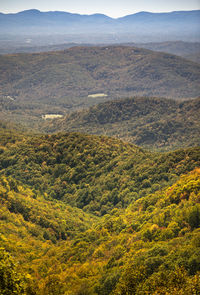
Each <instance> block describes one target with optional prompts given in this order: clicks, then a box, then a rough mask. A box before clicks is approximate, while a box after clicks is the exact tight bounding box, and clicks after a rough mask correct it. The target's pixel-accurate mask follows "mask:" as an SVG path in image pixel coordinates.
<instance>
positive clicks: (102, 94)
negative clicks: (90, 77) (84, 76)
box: [88, 93, 108, 98]
mask: <svg viewBox="0 0 200 295" xmlns="http://www.w3.org/2000/svg"><path fill="white" fill-rule="evenodd" d="M106 96H108V95H107V94H105V93H94V94H89V95H88V97H92V98H96V97H106Z"/></svg>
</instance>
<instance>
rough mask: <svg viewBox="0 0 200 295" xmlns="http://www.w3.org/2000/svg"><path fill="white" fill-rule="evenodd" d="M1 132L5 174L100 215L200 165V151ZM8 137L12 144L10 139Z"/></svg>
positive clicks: (0, 163) (73, 136)
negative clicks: (151, 149)
mask: <svg viewBox="0 0 200 295" xmlns="http://www.w3.org/2000/svg"><path fill="white" fill-rule="evenodd" d="M15 133H16V132H13V133H12V132H11V133H10V134H9V133H5V131H4V130H2V132H1V138H2V139H1V142H2V146H1V154H0V169H1V173H0V174H1V175H5V176H9V175H12V177H13V178H15V179H16V180H18V181H21V182H22V183H23V184H24V185H28V186H30V187H32V188H34V189H36V190H40V191H41V192H42V193H46V194H47V196H48V198H49V199H50V200H52V199H57V200H62V201H63V202H65V203H67V204H70V205H71V206H75V207H78V208H81V209H84V210H85V211H88V212H93V213H94V214H96V215H97V216H99V215H105V214H106V213H109V212H110V211H111V210H112V209H113V208H124V207H126V206H127V205H128V204H129V203H130V202H131V201H133V200H135V199H138V198H140V197H141V196H144V195H145V194H147V193H151V192H154V191H156V190H158V189H159V188H160V187H164V186H167V185H168V184H171V183H173V182H174V181H175V180H176V178H177V177H178V176H179V175H180V174H182V173H184V172H188V171H191V170H192V169H194V168H195V167H198V166H199V165H200V155H199V153H200V149H199V148H198V147H197V148H190V149H182V150H178V151H175V152H170V153H165V154H159V153H150V152H147V151H143V150H142V149H140V148H138V147H136V146H133V145H131V144H127V143H123V142H122V141H120V140H117V139H112V138H108V137H104V136H102V137H98V136H90V135H83V134H78V133H66V134H57V135H44V136H34V137H33V136H26V135H24V136H22V135H20V136H19V137H17V138H16V137H15ZM6 138H8V140H6Z"/></svg>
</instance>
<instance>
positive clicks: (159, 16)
mask: <svg viewBox="0 0 200 295" xmlns="http://www.w3.org/2000/svg"><path fill="white" fill-rule="evenodd" d="M0 25H1V35H3V34H19V35H20V34H27V35H29V34H30V35H31V34H42V35H46V34H49V33H51V34H56V33H57V34H91V33H98V34H100V33H101V34H102V33H104V34H105V32H106V33H107V34H108V33H111V34H117V35H118V36H120V35H124V34H134V35H135V36H139V35H142V36H143V35H146V36H154V37H155V34H158V35H159V36H158V38H162V37H163V36H164V37H165V40H167V39H166V38H167V37H168V38H169V40H170V39H174V38H176V39H177V36H179V37H180V39H181V40H182V39H185V40H186V39H188V38H189V39H190V38H194V39H195V38H196V39H199V40H200V34H199V26H200V10H192V11H174V12H169V13H151V12H139V13H135V14H131V15H127V16H124V17H120V18H116V19H114V18H111V17H109V16H106V15H104V14H98V13H97V14H92V15H81V14H76V13H69V12H63V11H48V12H41V11H39V10H36V9H31V10H25V11H21V12H19V13H10V14H4V13H1V14H0ZM39 28H40V30H39V31H38V29H39ZM144 30H145V31H144Z"/></svg>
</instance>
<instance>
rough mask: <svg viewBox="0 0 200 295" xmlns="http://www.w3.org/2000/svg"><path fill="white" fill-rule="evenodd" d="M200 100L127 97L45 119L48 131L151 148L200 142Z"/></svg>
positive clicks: (164, 147)
mask: <svg viewBox="0 0 200 295" xmlns="http://www.w3.org/2000/svg"><path fill="white" fill-rule="evenodd" d="M199 115H200V99H199V98H197V99H194V100H189V101H184V102H179V101H175V100H170V99H168V100H166V99H159V98H127V99H120V100H114V101H111V102H105V103H101V104H98V105H97V106H93V107H91V108H89V109H87V110H82V111H77V112H74V113H72V114H70V115H68V116H66V117H64V118H61V119H56V120H52V121H46V122H45V124H44V127H43V128H44V130H45V131H46V132H57V131H79V132H83V133H89V134H103V135H108V136H114V137H117V138H121V139H122V140H124V141H129V142H132V143H134V144H136V145H139V146H142V147H146V148H148V149H162V150H164V149H176V148H180V147H188V146H195V145H199V144H200V141H199V134H200V120H199Z"/></svg>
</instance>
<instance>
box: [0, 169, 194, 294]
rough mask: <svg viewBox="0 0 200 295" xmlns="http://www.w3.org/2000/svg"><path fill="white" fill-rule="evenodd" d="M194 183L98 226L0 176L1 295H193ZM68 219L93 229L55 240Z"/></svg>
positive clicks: (184, 181) (182, 182)
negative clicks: (11, 293)
mask: <svg viewBox="0 0 200 295" xmlns="http://www.w3.org/2000/svg"><path fill="white" fill-rule="evenodd" d="M199 179H200V173H199V169H196V170H194V171H193V172H191V173H190V174H187V175H184V176H182V177H181V178H180V179H179V180H178V181H177V183H175V184H174V185H173V186H172V187H169V188H167V189H166V190H163V191H158V192H156V193H155V194H151V195H147V196H145V197H143V198H141V199H140V200H138V201H137V202H135V203H133V204H131V206H129V208H127V209H126V210H122V209H121V210H119V209H114V210H113V211H112V212H111V214H110V215H108V214H107V215H106V216H105V217H103V218H101V219H98V220H97V219H96V220H95V219H94V218H93V219H92V218H91V217H89V216H86V214H83V213H81V211H80V210H79V211H78V210H75V209H73V211H72V208H71V209H70V207H69V206H66V205H64V204H61V203H60V202H58V201H57V202H55V201H54V202H47V201H46V200H45V199H44V198H43V197H42V196H39V195H38V196H37V197H35V196H34V194H35V193H34V192H32V191H31V190H30V189H27V188H24V187H22V186H21V185H19V184H18V183H16V182H13V180H12V179H11V178H10V179H9V180H8V179H6V178H5V177H1V180H0V193H1V195H2V196H3V197H2V198H1V199H0V203H1V206H0V212H1V215H0V216H1V218H0V228H1V236H0V241H1V248H0V271H1V272H0V275H1V284H0V291H1V293H2V294H4V293H5V292H7V293H6V294H10V292H12V291H13V292H16V293H17V294H24V295H25V294H26V295H30V294H32V295H39V294H58V295H62V294H64V292H65V293H67V292H68V293H69V294H83V292H84V294H91V295H93V294H97V295H102V294H121V295H122V294H126V293H127V292H128V291H129V293H127V294H136V295H139V294H141V292H142V293H147V294H149V295H151V294H152V295H153V294H155V292H156V293H158V294H159V293H160V294H165V293H166V292H167V293H168V294H170V295H172V294H176V293H178V294H183V295H188V294H193V293H194V294H198V291H199V288H200V277H199V271H200V268H199V265H200V264H199V238H200V232H199V225H200V219H199V216H200V207H199V191H200V182H199ZM27 208H29V209H30V210H28V212H29V216H27V214H26V213H27ZM74 213H75V214H74ZM72 214H73V217H72ZM70 217H72V220H75V219H74V218H77V219H78V220H79V222H80V221H81V222H84V223H85V222H86V223H87V222H88V221H89V224H90V228H89V229H87V228H86V227H85V228H82V229H81V231H82V232H80V229H79V226H80V224H79V223H74V226H75V228H76V230H77V231H76V234H75V235H70V236H69V237H68V238H67V239H63V240H62V238H61V237H62V236H59V235H58V237H57V238H55V237H54V233H55V230H57V229H60V228H62V231H63V237H64V235H66V236H67V232H68V230H67V229H66V226H67V227H68V226H69V225H68V222H69V221H70V223H71V220H70ZM61 218H62V219H61ZM48 219H49V220H48ZM66 221H67V223H66ZM2 247H3V248H2ZM4 249H5V250H4ZM127 290H128V291H127ZM125 291H126V293H125Z"/></svg>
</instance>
